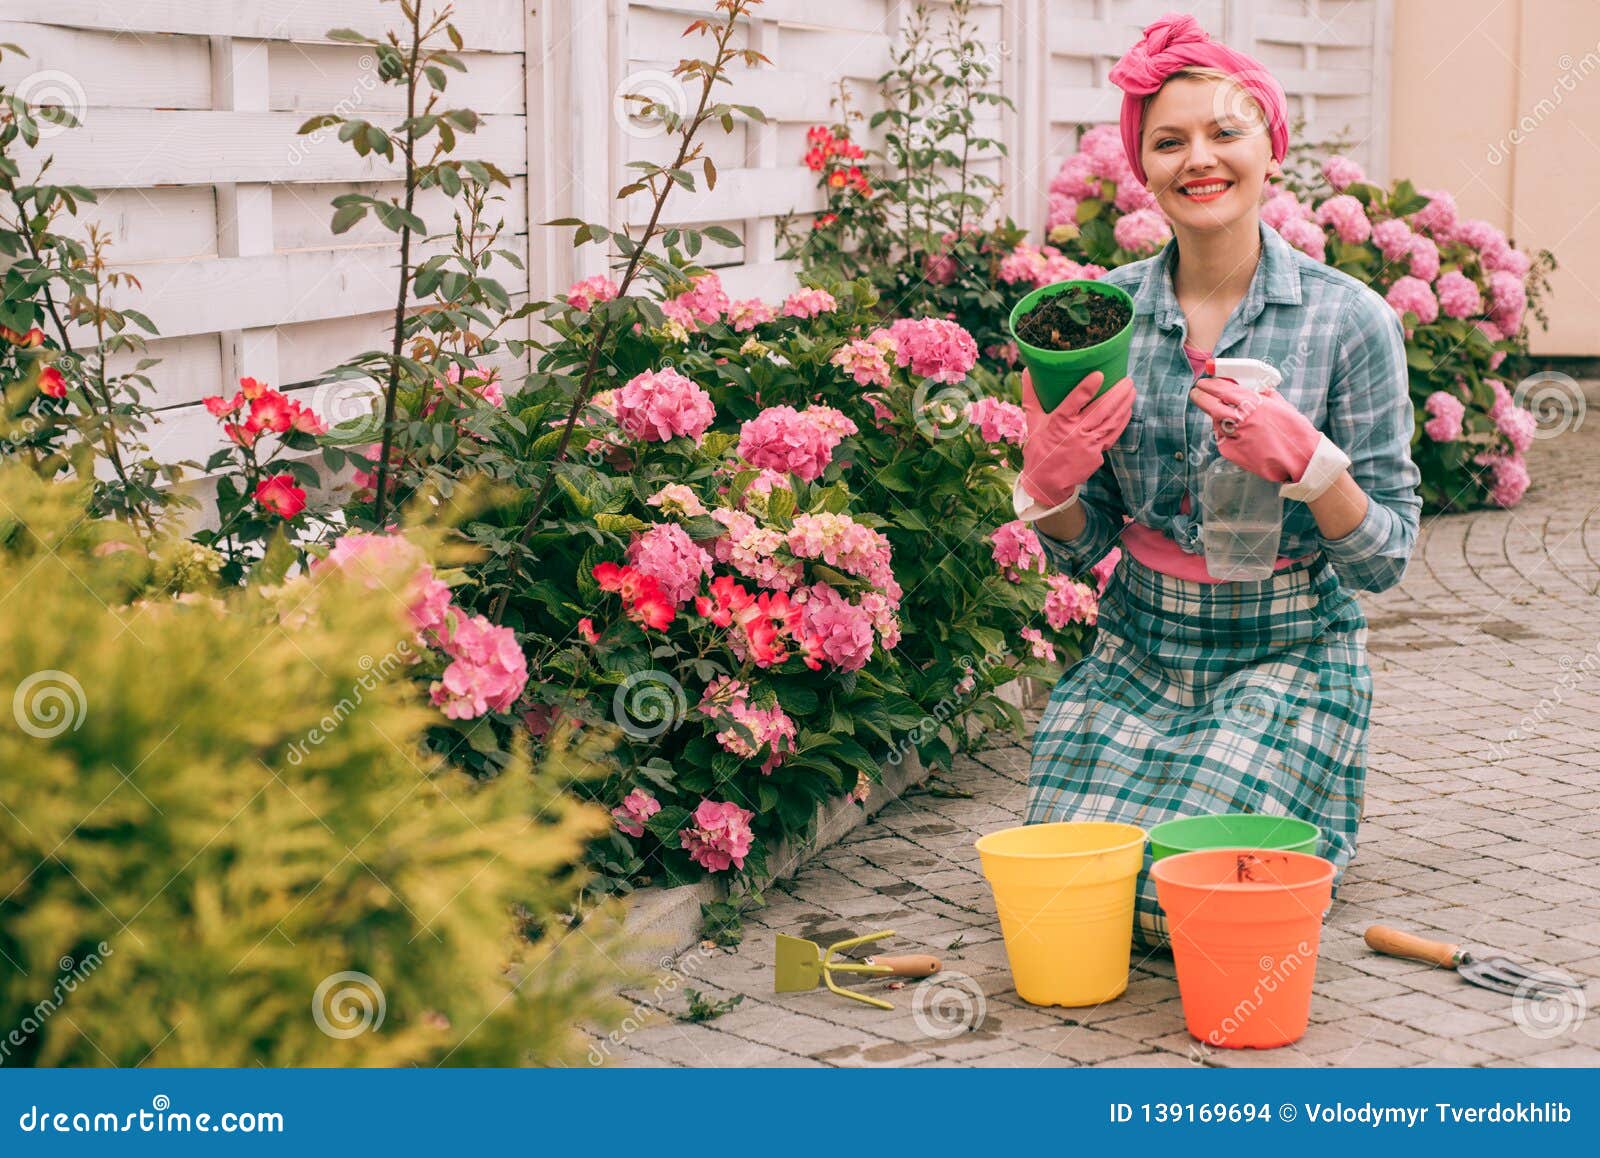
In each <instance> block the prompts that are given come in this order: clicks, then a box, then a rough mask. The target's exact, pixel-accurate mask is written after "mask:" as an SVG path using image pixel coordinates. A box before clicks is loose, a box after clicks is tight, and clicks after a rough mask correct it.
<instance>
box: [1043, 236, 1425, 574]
mask: <svg viewBox="0 0 1600 1158" xmlns="http://www.w3.org/2000/svg"><path fill="white" fill-rule="evenodd" d="M1260 228H1261V260H1260V262H1259V263H1258V264H1257V266H1256V272H1255V276H1254V277H1253V278H1252V279H1251V281H1250V289H1249V292H1247V293H1246V294H1245V296H1244V298H1243V299H1242V300H1241V301H1240V303H1239V304H1238V306H1236V307H1235V308H1234V311H1233V314H1232V315H1231V316H1230V317H1229V318H1228V322H1227V325H1226V326H1224V327H1223V330H1222V336H1221V338H1219V339H1218V341H1217V344H1216V349H1215V350H1214V351H1213V354H1214V355H1215V356H1216V357H1219V358H1220V357H1229V358H1259V359H1261V360H1262V361H1264V362H1267V363H1270V364H1271V365H1273V366H1276V367H1277V368H1278V369H1279V370H1280V371H1282V373H1283V379H1284V380H1283V383H1282V385H1280V386H1279V387H1278V392H1279V393H1280V394H1282V395H1283V396H1284V398H1286V399H1288V401H1289V402H1290V403H1292V404H1293V405H1294V407H1295V409H1297V410H1299V411H1300V413H1302V414H1304V415H1306V416H1307V417H1308V418H1310V419H1311V421H1312V423H1313V424H1314V425H1315V426H1316V427H1317V429H1318V430H1320V431H1322V432H1323V433H1325V434H1326V435H1327V436H1328V438H1329V439H1331V440H1332V441H1333V443H1334V444H1335V445H1336V446H1338V447H1339V449H1341V450H1343V451H1344V452H1345V453H1346V454H1348V455H1349V456H1350V473H1351V475H1352V476H1354V478H1355V480H1356V482H1357V483H1359V484H1360V486H1361V489H1362V490H1363V491H1365V492H1366V493H1367V496H1368V498H1369V499H1370V500H1371V502H1370V503H1369V504H1368V506H1367V514H1366V517H1365V518H1363V519H1362V520H1361V523H1360V525H1358V526H1357V527H1356V528H1355V529H1354V530H1353V531H1351V532H1350V533H1349V534H1347V535H1345V536H1343V537H1342V538H1338V539H1327V538H1324V537H1323V536H1322V534H1321V533H1320V532H1319V531H1318V529H1317V523H1316V519H1315V517H1314V516H1313V515H1312V513H1311V508H1310V507H1308V506H1307V505H1306V504H1305V503H1303V502H1297V501H1294V500H1291V499H1285V500H1284V511H1283V535H1282V538H1281V539H1280V541H1279V545H1278V553H1279V554H1280V555H1287V556H1289V557H1291V558H1299V557H1300V556H1302V555H1308V554H1313V553H1315V552H1316V551H1318V550H1321V551H1323V552H1324V553H1326V555H1327V557H1328V560H1329V562H1331V563H1332V564H1333V567H1334V570H1335V571H1336V572H1338V574H1339V576H1340V578H1341V579H1343V580H1344V581H1345V582H1346V584H1347V585H1349V586H1352V587H1354V588H1356V589H1358V590H1364V591H1383V590H1385V589H1387V588H1389V587H1393V586H1394V585H1395V584H1396V583H1398V582H1399V581H1400V577H1401V575H1402V574H1403V573H1404V571H1405V566H1406V561H1407V559H1409V558H1410V555H1411V549H1412V547H1413V545H1414V544H1415V543H1416V539H1417V525H1418V522H1419V518H1420V515H1421V512H1422V499H1421V498H1420V497H1419V496H1418V494H1417V486H1418V484H1419V483H1420V482H1421V479H1422V472H1421V471H1419V470H1418V469H1417V467H1416V464H1415V463H1413V462H1412V461H1411V436H1412V430H1413V427H1414V424H1415V421H1416V417H1415V411H1414V409H1413V406H1412V402H1411V391H1410V385H1409V380H1408V376H1407V371H1406V346H1405V337H1404V333H1403V331H1402V330H1401V326H1400V319H1399V317H1398V316H1397V315H1396V314H1395V312H1394V310H1393V309H1391V308H1390V307H1389V304H1388V303H1387V302H1385V301H1384V300H1383V298H1381V297H1380V296H1378V294H1377V293H1375V292H1374V291H1373V290H1372V289H1370V288H1369V287H1367V286H1365V285H1363V284H1362V283H1361V282H1359V281H1357V280H1356V279H1355V278H1353V277H1351V276H1349V275H1348V274H1345V273H1341V272H1340V271H1339V270H1336V269H1334V268H1333V267H1332V266H1329V265H1325V264H1323V263H1322V262H1320V261H1318V260H1317V259H1315V258H1313V257H1310V256H1308V255H1306V254H1303V253H1301V252H1300V251H1299V250H1296V249H1294V248H1292V247H1291V246H1290V245H1289V243H1288V242H1286V241H1284V240H1283V238H1282V237H1280V236H1278V233H1277V231H1276V230H1274V229H1272V228H1271V227H1270V226H1268V225H1266V224H1265V223H1262V224H1261V227H1260ZM1176 255H1177V240H1176V238H1174V239H1173V240H1171V241H1169V242H1167V245H1166V248H1165V249H1163V250H1162V251H1161V252H1160V253H1158V254H1156V255H1155V256H1154V257H1151V258H1147V259H1145V260H1144V261H1136V262H1133V263H1132V264H1130V265H1124V266H1120V267H1118V268H1117V269H1114V270H1112V271H1111V272H1110V273H1108V274H1106V275H1105V277H1103V278H1102V279H1101V280H1102V281H1106V282H1110V283H1111V284H1112V285H1115V286H1120V287H1122V288H1123V289H1125V290H1127V291H1128V293H1129V294H1130V295H1131V296H1132V297H1133V301H1134V321H1133V345H1132V349H1131V351H1130V353H1129V358H1128V372H1129V375H1130V376H1131V377H1132V378H1133V382H1134V388H1135V391H1136V395H1135V399H1134V403H1133V416H1132V417H1131V418H1130V419H1129V420H1128V426H1127V428H1126V429H1125V430H1124V431H1123V432H1122V435H1121V437H1119V438H1118V439H1117V441H1116V442H1115V443H1114V444H1112V446H1111V447H1110V448H1109V449H1108V450H1107V451H1106V461H1105V464H1104V465H1103V466H1102V467H1101V468H1100V469H1099V470H1098V471H1096V472H1095V474H1094V476H1093V477H1092V478H1090V479H1089V481H1088V482H1087V483H1086V484H1085V485H1084V487H1083V490H1082V491H1081V495H1082V502H1083V509H1084V514H1085V516H1086V518H1087V525H1086V526H1085V528H1084V531H1083V533H1082V534H1081V535H1079V536H1078V538H1076V539H1074V540H1072V542H1071V543H1070V544H1068V543H1063V542H1061V541H1059V540H1056V539H1052V538H1050V537H1049V536H1048V535H1045V534H1042V533H1041V534H1040V535H1039V541H1040V543H1041V544H1042V545H1043V547H1044V549H1045V551H1046V553H1047V554H1048V555H1049V556H1050V557H1051V559H1052V560H1053V561H1054V562H1055V564H1056V566H1057V567H1059V568H1060V569H1061V570H1063V571H1066V572H1067V573H1069V574H1082V573H1083V572H1085V571H1087V570H1088V569H1089V567H1091V566H1092V565H1093V564H1094V563H1095V562H1097V561H1098V560H1099V559H1100V558H1101V556H1103V555H1104V554H1105V553H1106V552H1107V551H1108V550H1110V548H1111V547H1112V546H1113V545H1114V543H1115V541H1116V540H1117V539H1118V538H1119V537H1120V536H1121V533H1122V527H1123V516H1125V515H1126V516H1129V517H1131V518H1133V519H1134V520H1136V521H1137V522H1140V523H1142V524H1144V525H1145V526H1147V527H1152V528H1154V529H1155V530H1157V531H1160V532H1162V533H1163V534H1165V535H1167V536H1169V537H1170V538H1172V539H1173V540H1175V541H1176V542H1177V544H1178V545H1179V546H1180V547H1182V548H1183V549H1184V550H1185V551H1188V552H1190V553H1191V554H1201V553H1203V548H1202V547H1201V543H1200V510H1199V502H1198V496H1199V494H1200V483H1201V472H1202V471H1203V470H1204V468H1205V467H1206V466H1208V465H1209V464H1210V462H1211V460H1212V458H1213V457H1214V454H1215V451H1214V447H1215V440H1214V437H1213V435H1212V425H1211V419H1210V418H1209V417H1208V416H1207V415H1206V414H1205V412H1204V411H1202V410H1201V409H1200V408H1199V407H1198V406H1195V405H1193V404H1192V403H1191V402H1190V401H1189V391H1190V389H1191V388H1192V387H1193V386H1194V371H1193V369H1192V368H1191V367H1190V365H1189V360H1188V358H1187V357H1186V356H1185V355H1184V352H1183V343H1184V340H1185V338H1186V337H1187V334H1188V325H1187V322H1186V320H1185V319H1184V316H1183V310H1182V309H1180V308H1179V306H1178V299H1177V295H1176V294H1175V293H1174V291H1173V287H1172V272H1171V271H1172V263H1173V260H1174V258H1175V257H1176ZM1186 492H1187V493H1188V494H1190V495H1191V496H1193V497H1192V498H1191V507H1192V510H1191V512H1190V513H1188V514H1184V513H1182V512H1180V511H1179V509H1178V508H1179V504H1180V503H1181V502H1182V500H1183V496H1184V494H1185V493H1186Z"/></svg>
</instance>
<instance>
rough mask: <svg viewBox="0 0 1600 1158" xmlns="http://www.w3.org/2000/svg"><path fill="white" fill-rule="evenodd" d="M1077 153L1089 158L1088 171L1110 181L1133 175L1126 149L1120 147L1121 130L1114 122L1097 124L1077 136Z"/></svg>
mask: <svg viewBox="0 0 1600 1158" xmlns="http://www.w3.org/2000/svg"><path fill="white" fill-rule="evenodd" d="M1078 153H1079V155H1080V156H1084V157H1087V158H1089V167H1090V171H1091V172H1093V173H1095V174H1097V175H1099V176H1101V177H1104V178H1106V179H1107V180H1111V181H1122V180H1125V179H1126V178H1128V177H1131V176H1132V175H1133V173H1132V169H1131V168H1130V167H1129V165H1128V154H1127V150H1125V149H1124V148H1123V147H1122V130H1121V129H1120V128H1118V127H1117V126H1116V125H1114V124H1098V125H1095V126H1093V127H1092V128H1089V129H1086V130H1085V131H1084V134H1083V136H1081V137H1079V138H1078Z"/></svg>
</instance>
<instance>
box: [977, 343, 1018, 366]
mask: <svg viewBox="0 0 1600 1158" xmlns="http://www.w3.org/2000/svg"><path fill="white" fill-rule="evenodd" d="M983 356H984V357H985V358H993V359H994V360H995V361H996V362H1004V363H1005V364H1006V365H1007V366H1015V365H1016V364H1017V344H1016V343H1015V342H1000V343H998V344H996V345H993V346H985V347H984V348H983Z"/></svg>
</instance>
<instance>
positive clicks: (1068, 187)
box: [1050, 134, 1100, 201]
mask: <svg viewBox="0 0 1600 1158" xmlns="http://www.w3.org/2000/svg"><path fill="white" fill-rule="evenodd" d="M1086 135H1087V134H1086ZM1050 192H1052V193H1061V194H1064V195H1065V196H1068V197H1071V198H1073V199H1074V200H1077V201H1087V200H1089V198H1091V197H1099V196H1100V178H1099V177H1098V176H1097V175H1096V174H1095V171H1094V162H1093V161H1092V160H1091V159H1090V157H1089V156H1088V155H1087V154H1085V153H1074V154H1072V156H1070V157H1068V158H1067V159H1066V160H1065V161H1063V162H1061V168H1060V169H1058V170H1056V175H1055V176H1054V177H1052V178H1050Z"/></svg>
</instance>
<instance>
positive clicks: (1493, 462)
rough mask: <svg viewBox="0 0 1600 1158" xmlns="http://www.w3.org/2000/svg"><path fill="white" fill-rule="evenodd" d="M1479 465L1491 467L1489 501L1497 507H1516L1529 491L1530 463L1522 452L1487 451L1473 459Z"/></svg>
mask: <svg viewBox="0 0 1600 1158" xmlns="http://www.w3.org/2000/svg"><path fill="white" fill-rule="evenodd" d="M1472 461H1473V462H1474V463H1476V464H1477V465H1479V466H1485V467H1488V468H1489V472H1490V478H1491V480H1492V481H1491V483H1490V486H1489V501H1490V502H1492V503H1493V504H1494V505H1495V506H1497V507H1514V506H1516V505H1517V504H1518V503H1519V502H1521V501H1522V496H1523V495H1524V494H1525V493H1527V490H1528V483H1529V482H1530V481H1531V480H1530V479H1529V477H1528V464H1527V463H1526V462H1525V461H1524V460H1523V458H1522V455H1520V454H1501V453H1498V452H1496V451H1485V452H1483V453H1482V454H1479V455H1477V456H1475V457H1474V458H1473V460H1472Z"/></svg>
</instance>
